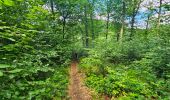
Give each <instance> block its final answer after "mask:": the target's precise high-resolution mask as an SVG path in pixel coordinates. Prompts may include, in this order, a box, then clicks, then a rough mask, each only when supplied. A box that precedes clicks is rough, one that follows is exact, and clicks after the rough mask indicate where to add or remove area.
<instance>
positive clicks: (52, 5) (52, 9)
mask: <svg viewBox="0 0 170 100" xmlns="http://www.w3.org/2000/svg"><path fill="white" fill-rule="evenodd" d="M50 6H51V13H52V14H53V15H54V3H53V0H50Z"/></svg>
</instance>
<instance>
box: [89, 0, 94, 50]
mask: <svg viewBox="0 0 170 100" xmlns="http://www.w3.org/2000/svg"><path fill="white" fill-rule="evenodd" d="M93 6H94V0H93V1H92V7H91V10H92V11H91V14H90V20H91V34H92V47H94V40H95V34H94V22H93V11H94V9H93Z"/></svg>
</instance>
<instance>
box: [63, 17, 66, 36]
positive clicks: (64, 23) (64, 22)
mask: <svg viewBox="0 0 170 100" xmlns="http://www.w3.org/2000/svg"><path fill="white" fill-rule="evenodd" d="M65 26H66V18H63V39H64V37H65Z"/></svg>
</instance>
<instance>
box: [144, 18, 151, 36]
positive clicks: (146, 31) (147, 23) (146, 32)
mask: <svg viewBox="0 0 170 100" xmlns="http://www.w3.org/2000/svg"><path fill="white" fill-rule="evenodd" d="M149 20H150V15H148V16H147V21H146V29H145V35H146V36H147V35H148V29H149Z"/></svg>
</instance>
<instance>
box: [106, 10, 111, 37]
mask: <svg viewBox="0 0 170 100" xmlns="http://www.w3.org/2000/svg"><path fill="white" fill-rule="evenodd" d="M109 22H110V14H109V12H107V22H106V39H107V38H108V34H109Z"/></svg>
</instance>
